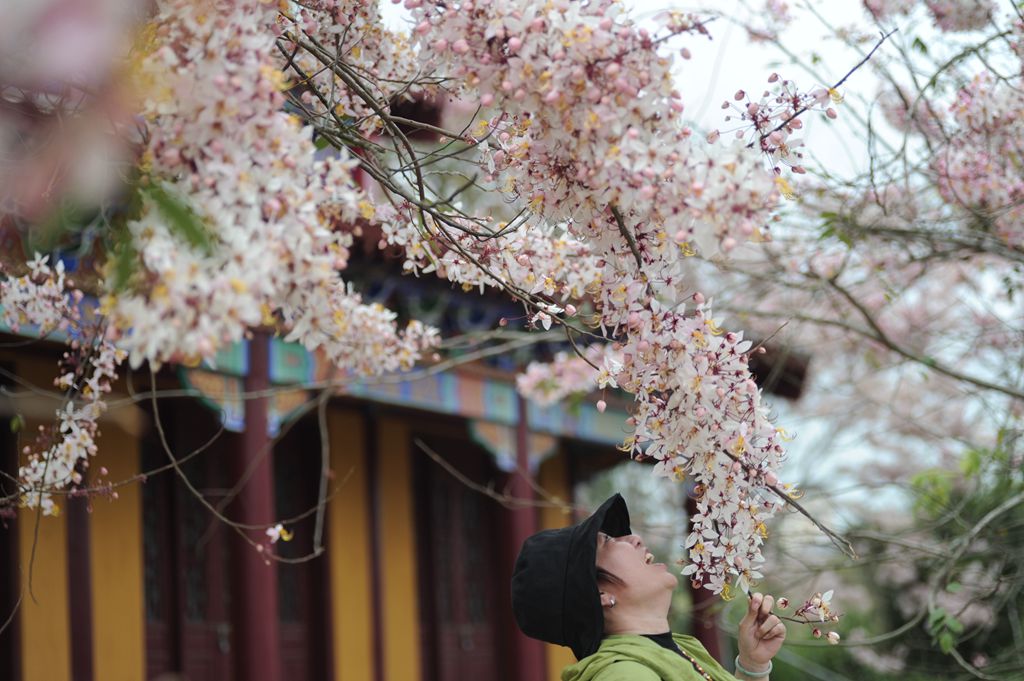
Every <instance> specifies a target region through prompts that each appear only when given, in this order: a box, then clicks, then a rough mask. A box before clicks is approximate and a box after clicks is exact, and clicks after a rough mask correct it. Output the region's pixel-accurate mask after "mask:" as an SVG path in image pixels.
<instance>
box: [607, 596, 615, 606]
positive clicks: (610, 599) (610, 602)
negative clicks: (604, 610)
mask: <svg viewBox="0 0 1024 681" xmlns="http://www.w3.org/2000/svg"><path fill="white" fill-rule="evenodd" d="M608 607H609V608H614V607H615V596H609V597H608Z"/></svg>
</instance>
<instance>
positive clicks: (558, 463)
mask: <svg viewBox="0 0 1024 681" xmlns="http://www.w3.org/2000/svg"><path fill="white" fill-rule="evenodd" d="M537 484H539V485H540V487H541V489H543V490H545V491H547V492H548V493H550V494H551V495H553V496H554V497H556V498H557V499H558V500H560V501H564V502H566V503H571V502H572V480H570V477H569V458H568V456H567V455H566V454H565V452H559V453H558V454H557V455H555V456H553V457H551V458H550V459H548V460H546V461H545V462H544V463H542V464H541V466H540V471H538V473H537ZM572 520H573V518H572V513H567V512H565V511H563V510H562V509H559V508H553V507H548V506H542V507H541V510H540V526H541V529H545V530H547V529H551V528H555V527H565V526H566V525H571V524H572ZM545 647H546V648H547V655H546V657H547V667H548V679H550V681H559V679H560V678H561V676H562V669H564V668H565V667H566V666H568V665H570V664H572V663H574V662H575V661H576V658H575V657H573V654H572V651H571V650H569V649H568V648H566V647H564V646H555V645H550V644H548V645H546V646H545Z"/></svg>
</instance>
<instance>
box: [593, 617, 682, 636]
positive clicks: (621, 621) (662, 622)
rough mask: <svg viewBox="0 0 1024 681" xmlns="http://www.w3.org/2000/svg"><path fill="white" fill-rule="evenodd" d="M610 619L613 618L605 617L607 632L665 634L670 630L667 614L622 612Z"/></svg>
mask: <svg viewBox="0 0 1024 681" xmlns="http://www.w3.org/2000/svg"><path fill="white" fill-rule="evenodd" d="M609 619H612V618H609V617H605V625H604V633H606V634H664V633H665V632H666V631H669V626H668V616H667V615H649V614H645V613H636V614H631V613H621V614H619V616H617V617H615V618H614V619H612V621H608V620H609Z"/></svg>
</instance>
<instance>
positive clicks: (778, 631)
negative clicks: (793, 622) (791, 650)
mask: <svg viewBox="0 0 1024 681" xmlns="http://www.w3.org/2000/svg"><path fill="white" fill-rule="evenodd" d="M777 638H778V639H784V638H786V623H785V622H779V623H778V624H776V625H775V626H774V627H772V629H771V631H769V632H768V633H767V634H766V635H764V636H762V637H761V640H763V641H767V640H773V639H777Z"/></svg>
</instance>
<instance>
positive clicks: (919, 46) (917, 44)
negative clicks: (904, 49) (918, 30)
mask: <svg viewBox="0 0 1024 681" xmlns="http://www.w3.org/2000/svg"><path fill="white" fill-rule="evenodd" d="M911 44H912V45H913V46H914V49H915V50H917V51H918V52H920V53H921V54H928V46H927V45H925V44H924V42H923V41H922V40H921V39H920V38H914V42H913V43H911Z"/></svg>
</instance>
